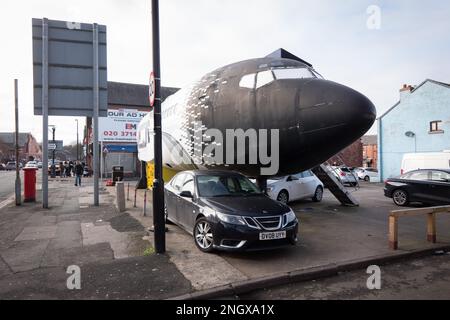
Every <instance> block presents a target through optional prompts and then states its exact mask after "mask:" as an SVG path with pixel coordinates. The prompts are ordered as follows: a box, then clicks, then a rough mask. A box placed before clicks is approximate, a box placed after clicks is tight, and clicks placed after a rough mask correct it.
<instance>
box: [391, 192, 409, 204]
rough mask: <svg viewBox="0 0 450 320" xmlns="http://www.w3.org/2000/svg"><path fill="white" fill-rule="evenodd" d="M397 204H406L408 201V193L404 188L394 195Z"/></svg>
mask: <svg viewBox="0 0 450 320" xmlns="http://www.w3.org/2000/svg"><path fill="white" fill-rule="evenodd" d="M392 198H393V199H394V202H395V204H396V205H399V206H404V205H406V203H407V202H408V195H407V194H406V192H405V191H403V190H396V191H395V192H394V194H393V196H392Z"/></svg>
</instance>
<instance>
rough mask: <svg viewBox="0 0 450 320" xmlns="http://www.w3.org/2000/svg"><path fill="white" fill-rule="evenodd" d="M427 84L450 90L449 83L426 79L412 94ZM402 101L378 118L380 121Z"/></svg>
mask: <svg viewBox="0 0 450 320" xmlns="http://www.w3.org/2000/svg"><path fill="white" fill-rule="evenodd" d="M427 82H432V83H434V84H437V85H440V86H443V87H445V88H448V89H450V84H448V83H445V82H440V81H436V80H432V79H426V80H425V81H423V82H422V83H421V84H419V85H418V86H416V87H415V88H414V89H413V90H412V91H411V93H414V92H415V91H416V90H417V89H419V88H420V87H421V86H423V85H424V84H425V83H427ZM400 102H401V101H400V100H399V101H398V102H397V103H396V104H394V105H393V106H392V107H390V108H389V109H388V110H387V111H386V112H385V113H383V114H382V115H381V116H379V117H378V119H381V118H383V117H384V116H385V115H387V114H388V113H389V112H391V111H392V110H393V109H394V108H395V107H396V106H398V105H399V104H400Z"/></svg>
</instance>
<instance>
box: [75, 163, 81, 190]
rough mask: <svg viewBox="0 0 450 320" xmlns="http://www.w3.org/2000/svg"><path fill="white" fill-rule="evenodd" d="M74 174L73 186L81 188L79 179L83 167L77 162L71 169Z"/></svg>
mask: <svg viewBox="0 0 450 320" xmlns="http://www.w3.org/2000/svg"><path fill="white" fill-rule="evenodd" d="M73 171H74V173H75V185H76V186H79V187H81V177H82V176H83V166H82V165H81V163H80V161H77V162H76V164H75V167H74V169H73Z"/></svg>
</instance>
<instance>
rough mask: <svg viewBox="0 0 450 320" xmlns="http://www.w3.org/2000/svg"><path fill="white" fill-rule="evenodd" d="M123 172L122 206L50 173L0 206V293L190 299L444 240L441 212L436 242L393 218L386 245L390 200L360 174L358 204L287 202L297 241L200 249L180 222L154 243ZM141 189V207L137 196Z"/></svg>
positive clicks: (421, 223) (382, 258) (421, 228)
mask: <svg viewBox="0 0 450 320" xmlns="http://www.w3.org/2000/svg"><path fill="white" fill-rule="evenodd" d="M134 185H135V182H125V195H126V198H127V201H126V211H125V212H123V213H119V212H118V210H117V209H116V208H115V206H114V200H115V188H114V187H105V186H103V184H102V185H101V192H100V206H99V207H95V206H93V183H92V180H91V179H83V187H75V186H74V185H73V181H72V179H59V178H57V179H55V180H51V182H50V185H49V187H50V191H49V194H50V203H49V205H50V209H42V203H41V197H42V196H41V192H40V190H39V189H40V186H38V198H37V201H38V202H37V203H31V204H29V203H28V204H23V205H22V206H19V207H16V206H15V205H14V203H9V204H8V205H7V206H6V207H4V208H2V209H0V299H40V298H47V299H166V298H170V299H196V298H221V297H230V295H231V296H234V295H236V294H238V295H241V294H246V293H247V292H249V291H252V290H259V289H262V288H267V287H271V286H274V285H279V284H286V283H290V282H296V281H305V280H311V279H318V278H322V277H324V276H334V275H337V274H340V273H342V272H348V271H351V270H357V269H361V270H363V269H365V268H366V267H367V266H368V265H370V264H380V265H384V264H386V263H393V262H398V261H401V260H404V259H407V258H412V257H417V256H426V255H430V254H433V252H435V251H436V250H440V249H441V248H446V250H450V234H449V233H448V230H449V228H450V221H449V219H448V218H449V217H448V216H446V215H441V216H438V221H437V227H438V228H437V229H438V237H437V238H438V243H437V244H431V243H428V242H426V224H425V221H426V219H425V217H404V218H401V219H400V228H399V250H397V251H392V250H390V249H389V248H388V241H387V230H388V225H387V217H388V214H389V211H390V210H392V209H398V207H396V206H395V205H394V204H393V203H392V200H390V199H388V198H385V197H384V196H383V194H382V185H381V184H369V183H363V184H362V187H361V188H360V189H359V190H358V191H356V192H355V193H354V195H355V197H356V198H357V199H358V200H359V201H360V206H359V207H344V206H341V205H340V204H339V203H338V202H337V200H336V199H335V198H334V197H333V196H332V195H331V194H330V193H329V192H328V191H326V192H325V194H324V199H323V201H322V202H320V203H314V202H312V201H310V200H303V201H299V202H294V203H292V204H291V207H292V208H293V210H294V211H295V213H296V215H297V217H298V218H299V219H300V231H299V236H300V241H299V243H298V244H297V245H295V246H290V247H287V248H285V249H281V250H274V251H264V252H251V253H223V252H219V253H214V254H205V253H202V252H200V251H199V250H198V249H197V248H196V246H195V244H194V241H193V239H192V237H191V236H190V235H189V234H187V233H186V232H185V231H183V230H181V229H180V228H179V227H177V226H176V225H168V232H167V233H166V248H167V252H166V254H162V255H158V254H155V253H154V249H153V247H154V245H153V233H152V232H151V231H150V230H151V228H152V225H153V218H152V215H151V213H152V206H151V191H146V190H137V191H136V206H134ZM145 193H147V196H146V198H147V203H146V212H145V214H144V199H145ZM72 265H76V266H79V267H80V269H81V283H82V285H81V290H69V289H67V286H66V281H67V279H68V277H69V276H70V275H69V274H68V273H66V271H67V268H68V267H69V266H72Z"/></svg>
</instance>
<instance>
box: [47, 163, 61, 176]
mask: <svg viewBox="0 0 450 320" xmlns="http://www.w3.org/2000/svg"><path fill="white" fill-rule="evenodd" d="M52 161H53V160H50V161H49V162H48V174H49V175H50V174H52ZM60 162H61V161H59V160H55V174H56V175H57V176H59V175H60V174H61V170H60V169H61V167H60V164H59V163H60Z"/></svg>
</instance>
